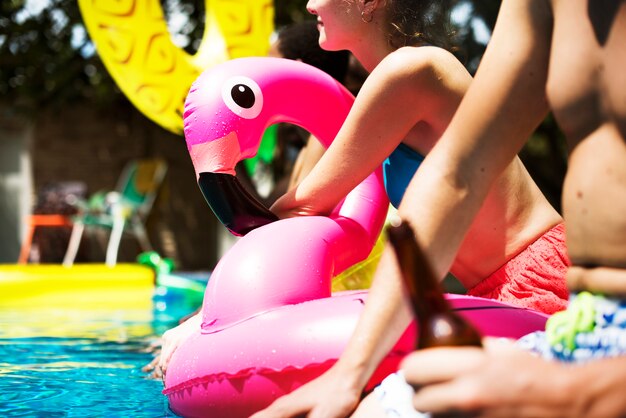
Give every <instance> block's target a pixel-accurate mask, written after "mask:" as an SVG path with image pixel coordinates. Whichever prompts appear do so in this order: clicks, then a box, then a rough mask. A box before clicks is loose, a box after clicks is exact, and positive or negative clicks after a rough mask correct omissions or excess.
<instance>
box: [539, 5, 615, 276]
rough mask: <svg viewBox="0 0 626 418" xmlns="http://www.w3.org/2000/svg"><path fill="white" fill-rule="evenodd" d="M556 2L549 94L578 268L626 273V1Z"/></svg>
mask: <svg viewBox="0 0 626 418" xmlns="http://www.w3.org/2000/svg"><path fill="white" fill-rule="evenodd" d="M550 3H551V7H552V11H553V15H554V16H553V17H554V27H553V35H552V37H553V39H552V49H551V52H550V71H549V75H548V87H547V95H548V100H549V102H550V105H551V108H552V109H553V111H554V114H555V117H556V118H557V121H558V123H559V125H560V127H561V128H562V129H563V131H564V133H565V134H566V137H567V140H568V148H569V168H568V173H567V176H566V179H565V184H564V187H563V214H564V218H565V221H566V225H567V245H568V252H569V255H570V258H571V259H572V262H573V264H574V269H573V270H574V272H575V271H576V268H578V269H580V270H586V269H589V268H595V267H608V268H613V269H618V270H621V269H624V270H623V278H624V279H625V280H626V2H625V1H622V0H605V1H597V0H551V2H550ZM620 276H622V274H620ZM583 287H584V286H583Z"/></svg>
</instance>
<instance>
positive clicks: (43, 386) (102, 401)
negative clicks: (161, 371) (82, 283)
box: [0, 297, 191, 417]
mask: <svg viewBox="0 0 626 418" xmlns="http://www.w3.org/2000/svg"><path fill="white" fill-rule="evenodd" d="M144 302H146V301H144ZM150 302H152V301H150ZM155 302H156V303H143V304H138V305H140V307H139V308H131V309H128V308H124V309H117V308H115V307H110V306H108V307H106V308H102V309H90V310H83V309H75V308H73V309H64V308H63V307H54V308H50V307H42V308H38V309H17V310H16V309H3V307H1V306H0V416H1V417H18V416H19V417H175V416H176V415H175V414H174V413H172V412H171V411H170V410H169V408H168V405H167V398H166V397H165V396H164V395H162V394H161V390H162V389H163V385H162V382H161V381H160V380H154V379H150V378H148V376H147V374H146V373H144V372H143V371H142V370H141V368H142V367H143V366H144V365H146V364H147V363H149V362H150V360H151V359H152V358H153V354H151V353H150V352H148V351H149V350H147V349H148V348H149V346H150V344H151V343H153V342H155V341H156V340H157V336H158V335H161V334H162V333H163V332H164V331H165V330H166V329H168V328H170V327H172V326H174V325H176V324H177V321H178V319H179V318H180V317H181V316H183V315H186V314H188V313H189V312H190V311H191V310H190V309H191V306H188V305H185V304H178V303H166V302H167V301H166V300H165V299H164V298H163V297H161V298H157V300H156V301H155ZM170 302H171V301H170Z"/></svg>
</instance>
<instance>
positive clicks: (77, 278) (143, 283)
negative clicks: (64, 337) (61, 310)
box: [0, 264, 154, 309]
mask: <svg viewBox="0 0 626 418" xmlns="http://www.w3.org/2000/svg"><path fill="white" fill-rule="evenodd" d="M153 292H154V271H153V270H152V269H151V268H149V267H146V266H142V265H138V264H118V265H116V266H114V267H108V266H107V265H105V264H75V265H73V266H72V267H64V266H62V265H57V264H26V265H15V264H6V265H0V309H2V308H11V307H20V308H28V307H36V306H49V307H51V306H59V307H67V308H69V307H86V308H89V309H102V308H109V307H120V308H123V307H125V306H128V307H132V308H138V307H141V306H151V303H152V295H153Z"/></svg>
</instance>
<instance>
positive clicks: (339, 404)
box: [251, 363, 362, 418]
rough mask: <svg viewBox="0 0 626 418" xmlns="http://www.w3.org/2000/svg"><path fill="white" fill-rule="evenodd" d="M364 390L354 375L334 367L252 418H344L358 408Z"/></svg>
mask: <svg viewBox="0 0 626 418" xmlns="http://www.w3.org/2000/svg"><path fill="white" fill-rule="evenodd" d="M361 390H362V388H360V387H358V385H357V384H355V383H354V379H353V376H352V374H350V373H349V372H346V371H344V370H340V368H339V367H337V363H336V364H335V366H333V367H331V368H330V369H328V371H326V373H324V374H323V375H321V376H320V377H318V378H317V379H314V380H312V381H310V382H309V383H307V384H305V385H303V386H301V387H299V388H298V389H296V390H295V391H293V392H291V393H290V394H288V395H285V396H283V397H281V398H278V399H277V400H276V401H274V403H272V404H271V405H270V406H269V407H267V408H266V409H264V410H263V411H260V412H257V413H256V414H254V415H253V416H252V417H251V418H270V417H271V418H277V417H284V418H286V417H299V416H307V417H309V418H315V417H325V418H333V417H336V418H343V417H346V416H349V415H350V413H351V412H352V411H353V410H354V409H355V408H356V406H357V404H358V402H359V399H360V396H361Z"/></svg>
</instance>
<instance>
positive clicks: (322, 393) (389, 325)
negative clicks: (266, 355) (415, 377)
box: [254, 246, 411, 418]
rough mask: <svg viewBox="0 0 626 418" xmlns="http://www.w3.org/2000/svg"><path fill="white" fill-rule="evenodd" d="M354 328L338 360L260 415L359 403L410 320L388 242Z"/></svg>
mask: <svg viewBox="0 0 626 418" xmlns="http://www.w3.org/2000/svg"><path fill="white" fill-rule="evenodd" d="M380 264H381V265H383V266H384V268H379V269H377V271H376V276H375V278H374V282H373V284H372V287H371V289H370V292H369V296H368V299H367V302H366V304H365V308H364V311H363V313H362V314H361V317H360V318H359V322H358V324H357V327H356V329H355V331H354V333H353V335H352V337H351V338H350V340H349V342H348V345H347V346H346V348H345V350H344V352H343V353H342V355H341V357H340V359H339V360H338V361H337V363H335V364H334V365H333V366H332V367H331V368H330V369H329V370H328V371H327V372H326V373H324V374H323V375H321V376H320V377H318V378H317V379H315V380H313V381H311V382H309V383H307V384H306V385H304V386H302V387H300V388H298V389H297V390H295V391H294V392H292V393H290V394H288V395H286V396H283V397H281V398H279V399H278V400H276V401H275V402H274V403H273V404H272V405H270V406H269V407H268V408H267V409H265V410H264V411H261V412H259V413H258V414H256V415H254V418H262V417H295V416H303V415H307V416H319V417H327V418H330V417H336V418H343V417H345V416H348V415H349V414H350V413H351V412H352V411H353V410H354V408H355V407H356V406H357V404H358V402H359V400H360V398H361V394H362V392H363V388H364V387H365V385H366V384H367V382H368V381H369V379H370V377H371V376H372V374H373V373H374V371H375V369H376V367H377V366H378V364H379V363H380V361H381V360H382V359H383V358H384V357H385V355H386V354H387V353H388V352H389V350H391V348H392V347H393V346H394V344H395V343H396V342H397V340H398V339H399V338H400V336H401V335H402V333H403V332H404V331H405V329H406V327H407V326H408V325H409V322H410V320H411V313H410V310H409V308H408V305H407V304H406V302H405V300H404V296H403V289H402V283H401V282H400V279H399V278H400V273H399V267H398V265H397V263H396V262H395V256H394V254H393V251H392V249H391V248H390V247H389V246H387V247H386V248H385V252H384V253H383V255H382V258H381V262H380Z"/></svg>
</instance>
